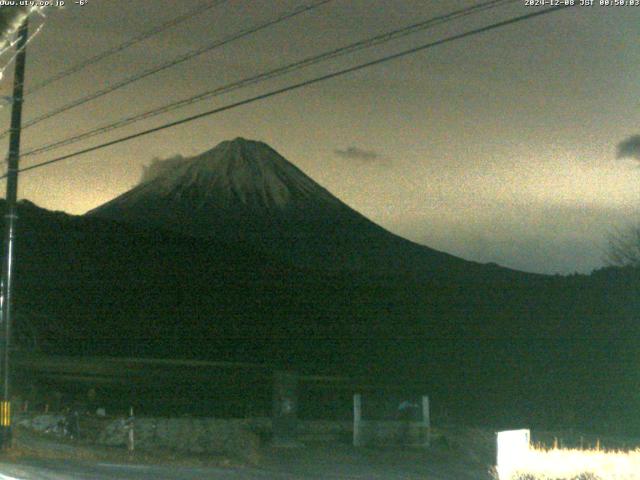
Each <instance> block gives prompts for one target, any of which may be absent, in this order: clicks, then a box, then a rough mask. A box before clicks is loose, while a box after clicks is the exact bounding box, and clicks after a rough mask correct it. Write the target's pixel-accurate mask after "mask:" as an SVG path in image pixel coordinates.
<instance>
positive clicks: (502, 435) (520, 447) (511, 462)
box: [496, 429, 531, 480]
mask: <svg viewBox="0 0 640 480" xmlns="http://www.w3.org/2000/svg"><path fill="white" fill-rule="evenodd" d="M530 436H531V433H530V431H529V430H528V429H522V430H507V431H504V432H498V433H497V437H496V441H497V452H496V457H497V458H496V470H497V471H498V478H499V479H500V480H506V479H510V478H511V477H512V474H513V473H515V472H516V471H517V470H518V465H519V464H520V463H521V462H522V461H523V460H524V458H525V457H526V456H527V453H528V452H529V442H530Z"/></svg>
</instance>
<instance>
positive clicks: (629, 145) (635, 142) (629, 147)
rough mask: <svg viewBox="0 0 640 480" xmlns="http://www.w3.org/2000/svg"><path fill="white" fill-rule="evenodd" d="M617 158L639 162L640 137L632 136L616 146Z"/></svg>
mask: <svg viewBox="0 0 640 480" xmlns="http://www.w3.org/2000/svg"><path fill="white" fill-rule="evenodd" d="M617 157H618V158H633V159H635V160H638V161H640V135H633V136H631V137H629V138H627V139H626V140H623V141H622V142H620V143H619V144H618V154H617Z"/></svg>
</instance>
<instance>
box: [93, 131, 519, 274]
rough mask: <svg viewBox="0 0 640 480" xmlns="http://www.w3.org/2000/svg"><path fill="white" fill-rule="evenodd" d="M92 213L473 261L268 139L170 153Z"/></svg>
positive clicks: (343, 248)
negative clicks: (293, 159)
mask: <svg viewBox="0 0 640 480" xmlns="http://www.w3.org/2000/svg"><path fill="white" fill-rule="evenodd" d="M87 215H88V216H92V217H101V218H106V219H110V220H115V221H117V222H122V223H128V224H134V225H137V226H144V227H150V228H162V229H165V230H170V231H174V232H177V233H179V234H183V235H188V236H192V237H199V238H210V239H215V240H216V241H222V242H226V243H241V244H246V245H251V246H258V247H259V248H260V249H262V250H263V251H264V252H266V253H267V254H270V255H274V256H276V257H277V258H278V259H279V260H284V261H285V262H287V263H289V264H293V265H295V266H298V267H304V268H314V269H317V268H320V269H322V270H329V271H331V270H361V271H362V270H363V271H367V272H371V273H376V272H377V273H381V272H384V273H396V274H411V275H419V276H421V277H422V276H424V275H427V276H433V275H438V274H444V275H447V276H450V275H452V274H455V272H458V273H460V274H462V273H463V272H464V274H465V275H467V274H469V273H470V270H469V269H471V270H473V271H479V269H482V271H483V272H486V271H487V270H492V271H493V272H496V271H500V272H503V273H507V272H509V273H515V272H511V271H509V270H507V269H502V268H499V267H491V268H488V267H487V266H484V265H480V264H476V263H474V262H468V261H465V260H462V259H460V258H457V257H454V256H452V255H449V254H446V253H442V252H439V251H436V250H433V249H430V248H428V247H425V246H422V245H418V244H415V243H413V242H410V241H408V240H406V239H403V238H401V237H399V236H396V235H394V234H392V233H390V232H388V231H387V230H385V229H383V228H382V227H380V226H378V225H376V224H375V223H373V222H372V221H370V220H368V219H367V218H365V217H364V216H363V215H361V214H359V213H358V212H356V211H355V210H353V209H352V208H350V207H349V206H347V205H346V204H344V203H343V202H341V201H340V200H338V199H337V198H336V197H334V196H333V195H332V194H331V193H329V192H328V191H327V190H326V189H324V188H323V187H321V186H320V185H318V184H317V183H316V182H315V181H313V180H312V179H311V178H309V177H308V176H307V175H306V174H304V173H303V172H302V171H301V170H299V169H298V168H297V167H295V166H294V165H293V164H291V163H290V162H288V161H287V160H286V159H285V158H283V157H282V156H281V155H280V154H279V153H278V152H276V151H275V150H273V149H272V148H271V147H269V146H268V145H266V144H265V143H262V142H257V141H251V140H246V139H243V138H236V139H235V140H232V141H224V142H222V143H220V144H219V145H218V146H216V147H215V148H213V149H212V150H209V151H207V152H204V153H202V154H200V155H198V156H195V157H192V158H187V159H173V160H169V161H165V163H164V165H163V166H162V168H161V169H160V170H159V171H158V172H157V173H156V174H155V175H154V176H152V177H151V178H146V179H143V181H142V182H141V184H140V185H138V186H136V187H135V188H133V189H132V190H129V191H128V192H126V193H124V194H122V195H120V196H119V197H117V198H115V199H113V200H111V201H110V202H108V203H106V204H104V205H102V206H100V207H98V208H96V209H94V210H91V211H90V212H88V213H87Z"/></svg>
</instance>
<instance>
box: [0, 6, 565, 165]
mask: <svg viewBox="0 0 640 480" xmlns="http://www.w3.org/2000/svg"><path fill="white" fill-rule="evenodd" d="M569 7H571V5H561V6H558V7H551V8H546V9H543V10H538V11H535V12H532V13H528V14H526V15H520V16H518V17H513V18H510V19H508V20H503V21H501V22H497V23H492V24H490V25H487V26H485V27H481V28H476V29H473V30H469V31H466V32H464V33H460V34H457V35H452V36H449V37H445V38H443V39H441V40H436V41H434V42H430V43H426V44H423V45H419V46H417V47H413V48H410V49H408V50H403V51H401V52H398V53H394V54H392V55H387V56H385V57H381V58H378V59H376V60H372V61H369V62H366V63H361V64H359V65H355V66H353V67H349V68H345V69H343V70H338V71H336V72H332V73H329V74H326V75H322V76H320V77H316V78H312V79H310V80H305V81H303V82H299V83H295V84H292V85H289V86H287V87H283V88H279V89H277V90H272V91H270V92H267V93H263V94H261V95H256V96H254V97H251V98H247V99H245V100H241V101H239V102H235V103H231V104H229V105H225V106H223V107H218V108H215V109H213V110H209V111H207V112H203V113H199V114H197V115H192V116H189V117H186V118H183V119H180V120H176V121H173V122H170V123H166V124H164V125H161V126H159V127H154V128H150V129H148V130H144V131H142V132H138V133H134V134H132V135H127V136H125V137H121V138H118V139H115V140H111V141H109V142H105V143H102V144H99V145H95V146H93V147H89V148H85V149H82V150H78V151H76V152H73V153H69V154H67V155H62V156H60V157H57V158H53V159H51V160H47V161H45V162H40V163H37V164H35V165H31V166H29V167H25V168H21V169H20V170H19V171H20V172H26V171H28V170H34V169H36V168H41V167H44V166H47V165H51V164H54V163H58V162H61V161H63V160H68V159H70V158H73V157H77V156H79V155H83V154H85V153H90V152H95V151H96V150H101V149H103V148H106V147H110V146H113V145H117V144H119V143H123V142H127V141H129V140H133V139H135V138H139V137H143V136H146V135H149V134H151V133H155V132H159V131H161V130H165V129H167V128H172V127H176V126H178V125H182V124H185V123H188V122H192V121H194V120H198V119H200V118H204V117H209V116H211V115H215V114H217V113H221V112H225V111H227V110H231V109H233V108H237V107H241V106H243V105H248V104H250V103H254V102H257V101H259V100H264V99H267V98H271V97H274V96H276V95H280V94H282V93H286V92H290V91H292V90H298V89H300V88H303V87H307V86H309V85H314V84H316V83H319V82H322V81H325V80H329V79H332V78H336V77H339V76H342V75H346V74H348V73H352V72H356V71H358V70H362V69H364V68H367V67H372V66H374V65H380V64H382V63H385V62H388V61H390V60H395V59H398V58H401V57H405V56H407V55H411V54H414V53H417V52H420V51H422V50H427V49H429V48H433V47H437V46H439V45H442V44H445V43H449V42H452V41H455V40H460V39H462V38H467V37H470V36H473V35H478V34H480V33H485V32H488V31H491V30H495V29H497V28H501V27H504V26H507V25H512V24H514V23H518V22H522V21H525V20H529V19H531V18H535V17H539V16H542V15H546V14H549V13H553V12H557V11H560V10H564V9H566V8H569ZM4 177H6V175H3V176H2V177H0V178H4Z"/></svg>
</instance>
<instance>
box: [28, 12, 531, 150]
mask: <svg viewBox="0 0 640 480" xmlns="http://www.w3.org/2000/svg"><path fill="white" fill-rule="evenodd" d="M517 1H519V0H490V1H487V2H483V3H480V4H477V5H474V6H472V7H467V8H463V9H460V10H456V11H453V12H450V13H447V14H445V15H440V16H437V17H433V18H430V19H427V20H424V21H422V22H418V23H414V24H412V25H409V26H406V27H403V28H400V29H397V30H392V31H390V32H386V33H383V34H380V35H376V36H374V37H370V38H367V39H365V40H361V41H358V42H355V43H352V44H349V45H347V46H344V47H340V48H337V49H334V50H330V51H328V52H324V53H321V54H319V55H314V56H312V57H307V58H305V59H303V60H300V61H297V62H294V63H290V64H288V65H285V66H283V67H279V68H276V69H273V70H269V71H267V72H263V73H260V74H258V75H254V76H252V77H248V78H244V79H242V80H239V81H236V82H232V83H229V84H226V85H223V86H220V87H217V88H215V89H213V90H208V91H205V92H203V93H200V94H198V95H195V96H192V97H189V98H186V99H183V100H179V101H177V102H173V103H170V104H168V105H164V106H162V107H159V108H155V109H153V110H148V111H146V112H142V113H139V114H136V115H133V116H129V117H125V118H122V119H120V120H117V121H116V122H113V123H110V124H107V125H103V126H101V127H97V128H94V129H92V130H89V131H86V132H83V133H80V134H77V135H73V136H71V137H67V138H65V139H63V140H58V141H56V142H53V143H49V144H45V145H41V146H38V147H36V148H33V149H32V150H29V151H27V152H25V153H24V154H23V155H22V156H23V157H26V156H31V155H39V154H42V153H45V152H48V151H50V150H55V149H58V148H61V147H63V146H67V145H71V144H74V143H78V142H80V141H81V140H86V139H87V138H91V137H94V136H96V135H101V134H104V133H107V132H110V131H112V130H117V129H120V128H123V127H125V126H128V125H131V124H133V123H137V122H139V121H142V120H147V119H149V118H152V117H155V116H157V115H160V114H163V113H168V112H171V111H173V110H177V109H179V108H183V107H186V106H188V105H192V104H194V103H197V102H201V101H204V100H207V99H210V98H213V97H216V96H219V95H222V94H225V93H229V92H232V91H234V90H238V89H240V88H244V87H247V86H250V85H254V84H256V83H261V82H263V81H266V80H270V79H273V78H276V77H279V76H282V75H284V74H287V73H291V72H294V71H298V70H301V69H302V68H306V67H308V66H311V65H314V64H317V63H320V62H323V61H326V60H330V59H334V58H337V57H339V56H342V55H346V54H349V53H353V52H356V51H359V50H362V49H365V48H370V47H373V46H376V45H380V44H382V43H386V42H389V41H391V40H396V39H398V38H401V37H404V36H407V35H410V34H413V33H416V32H419V31H422V30H426V29H428V28H432V27H435V26H437V25H441V24H443V23H447V22H450V21H453V20H457V19H459V18H463V17H466V16H469V15H472V14H476V13H478V12H480V11H484V10H489V9H492V8H496V7H498V6H500V5H504V4H508V3H515V2H517Z"/></svg>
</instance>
